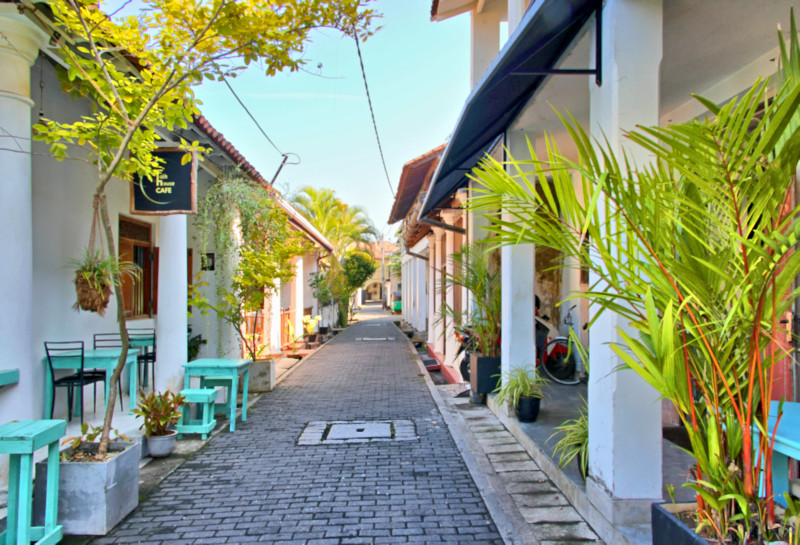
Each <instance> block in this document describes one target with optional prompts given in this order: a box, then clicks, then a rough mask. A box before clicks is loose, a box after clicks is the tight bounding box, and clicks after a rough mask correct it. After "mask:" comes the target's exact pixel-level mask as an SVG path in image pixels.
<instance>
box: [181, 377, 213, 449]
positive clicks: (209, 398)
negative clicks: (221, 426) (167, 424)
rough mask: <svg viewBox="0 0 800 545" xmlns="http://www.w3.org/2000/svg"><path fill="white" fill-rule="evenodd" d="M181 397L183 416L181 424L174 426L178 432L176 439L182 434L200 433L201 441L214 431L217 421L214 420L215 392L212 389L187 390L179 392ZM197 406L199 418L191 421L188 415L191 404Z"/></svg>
mask: <svg viewBox="0 0 800 545" xmlns="http://www.w3.org/2000/svg"><path fill="white" fill-rule="evenodd" d="M181 395H182V396H183V397H184V398H185V400H184V405H183V409H182V412H183V416H182V417H181V422H180V423H179V424H178V425H177V426H175V430H176V431H177V432H178V439H180V438H181V437H183V434H184V433H200V434H202V436H203V440H205V439H206V438H207V437H208V434H209V433H211V432H212V431H214V426H216V425H217V421H216V420H215V419H214V403H215V402H216V401H217V390H216V389H214V388H187V389H185V390H181ZM192 403H194V404H196V405H197V410H198V412H199V414H198V416H199V417H200V418H195V419H192V418H191V416H190V414H189V413H191V410H192V407H191V404H192Z"/></svg>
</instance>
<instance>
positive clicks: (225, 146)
mask: <svg viewBox="0 0 800 545" xmlns="http://www.w3.org/2000/svg"><path fill="white" fill-rule="evenodd" d="M193 122H194V125H195V127H197V128H198V129H200V130H201V131H203V132H204V133H205V134H206V135H207V136H208V137H209V138H210V139H211V141H212V142H214V143H215V144H216V145H217V146H219V147H220V148H221V149H222V151H224V152H225V153H226V154H227V155H228V157H230V158H231V159H232V160H233V162H234V163H236V164H237V165H239V166H240V167H241V168H242V170H244V171H245V172H246V173H247V174H248V175H250V177H251V178H253V180H255V181H257V182H259V183H261V184H263V185H264V186H266V187H267V189H270V190H273V191H277V190H276V189H275V188H273V187H272V184H271V183H269V182H268V181H267V179H266V178H264V177H263V176H262V175H261V173H260V172H259V171H258V170H257V169H256V167H254V166H253V165H252V164H251V163H250V162H249V161H248V160H247V159H245V157H244V155H242V154H241V153H239V150H237V149H236V147H235V146H234V145H233V144H231V142H230V141H229V140H228V139H227V138H225V136H224V135H223V134H222V133H221V132H219V131H218V130H217V129H215V128H214V126H213V125H211V122H210V121H209V120H208V119H207V118H206V117H205V116H204V115H202V114H199V115H195V116H194V118H193Z"/></svg>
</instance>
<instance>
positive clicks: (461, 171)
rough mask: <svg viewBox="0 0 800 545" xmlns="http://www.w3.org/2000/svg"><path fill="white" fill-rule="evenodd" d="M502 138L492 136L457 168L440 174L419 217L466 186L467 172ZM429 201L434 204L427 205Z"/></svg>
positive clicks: (501, 136) (500, 135) (500, 136)
mask: <svg viewBox="0 0 800 545" xmlns="http://www.w3.org/2000/svg"><path fill="white" fill-rule="evenodd" d="M502 138H503V135H502V134H499V135H497V136H496V137H494V138H492V139H491V140H490V141H489V143H488V144H486V145H485V146H483V147H481V148H479V149H478V151H477V152H475V153H473V154H472V155H470V156H469V157H467V158H466V159H465V160H464V161H463V162H462V163H461V164H460V165H459V166H458V167H457V168H454V169H452V170H451V171H450V172H449V173H448V174H446V175H445V176H440V177H439V181H438V182H436V184H435V185H433V184H431V188H430V189H429V190H428V196H427V197H426V201H425V208H424V210H423V212H422V214H420V217H422V216H425V215H426V214H427V213H428V212H429V211H431V210H433V209H434V208H436V207H437V206H439V205H441V204H442V203H443V202H444V201H445V200H447V199H448V198H449V197H450V195H452V194H453V192H455V191H457V190H458V189H459V188H461V187H464V186H466V185H467V183H468V182H469V178H467V173H468V172H470V171H471V170H472V169H473V168H475V165H477V164H478V161H480V160H481V159H483V158H484V156H485V155H486V154H487V153H490V152H491V151H492V149H494V147H495V146H496V145H497V143H498V142H499V141H500V140H501V139H502ZM430 203H435V204H434V205H433V206H430V207H429V205H430Z"/></svg>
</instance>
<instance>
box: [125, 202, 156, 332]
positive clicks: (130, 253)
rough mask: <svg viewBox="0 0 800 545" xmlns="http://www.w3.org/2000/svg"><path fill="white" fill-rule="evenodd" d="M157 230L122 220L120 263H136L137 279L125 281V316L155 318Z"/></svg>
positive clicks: (131, 220)
mask: <svg viewBox="0 0 800 545" xmlns="http://www.w3.org/2000/svg"><path fill="white" fill-rule="evenodd" d="M153 253H154V252H153V229H152V225H151V224H149V223H146V222H143V221H138V220H135V219H132V218H128V217H124V216H120V218H119V259H120V261H130V262H131V263H133V266H134V268H135V269H136V272H137V273H138V274H137V275H136V277H135V278H132V277H123V279H122V300H123V304H124V306H125V315H126V316H127V317H129V318H133V317H146V316H152V315H153V313H154V308H153V295H154V293H153V280H154V277H155V267H154V265H153Z"/></svg>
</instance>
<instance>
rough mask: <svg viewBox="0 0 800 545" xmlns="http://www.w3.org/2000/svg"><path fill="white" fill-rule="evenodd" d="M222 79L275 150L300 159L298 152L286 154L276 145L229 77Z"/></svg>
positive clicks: (284, 154)
mask: <svg viewBox="0 0 800 545" xmlns="http://www.w3.org/2000/svg"><path fill="white" fill-rule="evenodd" d="M222 81H224V82H225V85H227V86H228V90H230V92H231V93H232V94H233V96H234V98H235V99H236V100H237V102H239V105H240V106H241V107H242V108H244V111H245V112H247V115H249V116H250V119H252V120H253V123H255V124H256V127H258V130H260V131H261V134H263V135H264V138H266V139H267V142H269V143H270V144H271V145H272V147H273V148H275V151H277V152H278V153H280V154H281V155H283V156H286V155H294V156H295V157H297V158H298V159H299V158H300V156H299V155H297V154H296V153H292V154H286V153H283V152H282V151H281V150H280V148H278V146H276V145H275V142H273V141H272V138H270V137H269V136H267V133H266V131H265V130H264V129H263V128H261V125H260V124H259V123H258V121H256V118H255V117H254V116H253V114H251V113H250V110H248V109H247V106H245V105H244V102H242V99H241V98H239V95H237V94H236V91H234V90H233V87H231V84H230V83H228V80H227V78H222ZM298 163H299V161H298Z"/></svg>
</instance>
